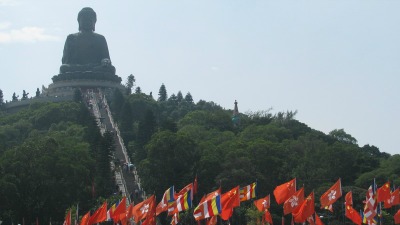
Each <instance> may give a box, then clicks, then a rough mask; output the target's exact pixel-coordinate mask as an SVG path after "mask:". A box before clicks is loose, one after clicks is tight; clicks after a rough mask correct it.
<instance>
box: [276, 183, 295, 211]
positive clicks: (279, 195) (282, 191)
mask: <svg viewBox="0 0 400 225" xmlns="http://www.w3.org/2000/svg"><path fill="white" fill-rule="evenodd" d="M295 192H296V178H294V179H293V180H291V181H288V182H286V183H284V184H281V185H279V186H277V187H276V188H275V190H274V196H275V200H276V202H277V203H278V205H280V204H282V203H284V202H285V201H286V200H287V199H288V198H290V196H292V195H293V194H294V193H295Z"/></svg>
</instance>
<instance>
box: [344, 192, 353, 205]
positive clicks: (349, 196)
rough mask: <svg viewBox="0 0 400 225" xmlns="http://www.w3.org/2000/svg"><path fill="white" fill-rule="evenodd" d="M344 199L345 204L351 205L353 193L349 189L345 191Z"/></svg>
mask: <svg viewBox="0 0 400 225" xmlns="http://www.w3.org/2000/svg"><path fill="white" fill-rule="evenodd" d="M344 200H345V202H344V204H345V205H353V193H352V192H351V191H349V192H347V194H346V195H345V196H344Z"/></svg>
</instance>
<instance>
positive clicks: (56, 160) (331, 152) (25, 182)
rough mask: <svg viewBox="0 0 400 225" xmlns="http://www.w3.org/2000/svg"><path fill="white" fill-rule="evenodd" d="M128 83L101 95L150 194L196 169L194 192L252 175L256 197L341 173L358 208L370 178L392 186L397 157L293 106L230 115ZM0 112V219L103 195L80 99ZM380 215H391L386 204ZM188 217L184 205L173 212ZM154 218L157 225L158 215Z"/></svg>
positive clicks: (399, 168) (92, 133) (338, 207)
mask: <svg viewBox="0 0 400 225" xmlns="http://www.w3.org/2000/svg"><path fill="white" fill-rule="evenodd" d="M131 88H133V85H132V83H131V85H127V92H126V93H121V92H119V91H116V92H115V93H114V94H113V96H111V97H110V98H109V99H108V102H109V105H110V107H111V111H112V112H113V116H114V119H115V121H117V123H118V125H119V129H120V131H121V134H122V136H123V139H124V142H125V144H126V145H127V148H128V152H129V155H130V156H131V159H132V160H133V161H134V164H135V165H136V167H137V169H138V172H139V174H140V176H141V177H142V184H143V187H144V189H145V190H146V192H147V193H155V194H156V196H157V199H161V197H162V195H163V193H164V191H165V190H166V189H167V188H168V187H170V186H172V185H174V186H175V187H176V189H177V190H178V189H180V188H182V187H184V186H185V185H186V184H188V183H190V182H192V181H193V179H194V177H196V176H197V178H198V185H199V193H198V194H197V198H198V199H197V200H199V198H200V197H201V196H203V195H204V194H206V193H209V192H211V191H213V190H215V189H217V188H218V187H220V186H221V188H222V192H225V191H228V190H230V189H231V188H233V187H235V186H237V185H241V186H244V185H247V184H250V183H252V182H255V181H257V196H258V197H263V196H265V195H267V194H272V191H273V190H274V188H275V187H276V186H277V185H279V184H282V183H284V182H286V181H288V180H291V179H293V178H297V185H298V187H301V186H304V188H305V193H306V195H307V194H308V193H310V192H311V191H314V192H315V196H316V199H319V197H320V196H321V194H322V193H323V192H325V191H326V190H327V189H328V188H329V187H330V186H331V185H332V184H333V183H334V182H335V181H336V180H337V179H338V178H341V181H342V185H343V190H344V191H345V192H347V191H350V190H351V191H353V195H354V208H356V209H362V207H363V203H362V202H363V200H364V199H365V192H366V189H367V188H368V187H369V186H370V185H371V184H372V182H373V180H374V178H375V179H376V182H377V183H378V184H383V183H385V182H386V181H388V180H390V181H391V183H392V184H394V185H395V186H399V185H400V177H399V174H400V155H393V156H392V155H390V154H387V153H384V152H380V150H379V148H378V147H376V146H370V145H365V146H358V145H357V140H356V139H355V138H353V137H352V136H351V135H350V134H347V133H346V132H345V131H344V130H343V129H336V130H333V131H331V132H330V133H329V134H324V133H322V132H320V131H318V130H314V129H312V128H311V127H308V126H307V125H306V124H304V123H302V122H301V121H298V120H296V118H295V116H296V112H278V113H275V114H273V113H271V111H268V110H266V111H258V112H253V113H248V114H240V115H239V118H240V121H237V120H235V121H233V120H232V113H233V111H232V110H226V109H223V108H221V107H220V106H219V105H218V104H216V103H214V102H211V101H205V100H200V101H198V102H197V103H195V102H193V97H192V96H191V95H190V93H187V94H185V95H183V94H182V93H181V92H178V93H176V94H171V95H169V96H168V94H167V89H166V87H165V85H162V86H161V87H160V91H159V93H158V96H157V99H155V98H154V97H153V96H152V95H151V94H150V95H147V94H145V93H142V92H141V90H140V88H139V87H137V88H136V90H135V92H134V93H131ZM0 114H1V117H0V203H1V204H0V219H1V220H3V221H8V222H10V221H18V220H19V219H20V218H22V217H24V218H25V219H26V220H27V221H34V219H35V218H36V217H39V218H40V219H41V221H49V218H52V219H53V220H54V221H62V220H63V217H64V213H65V209H66V208H68V207H70V206H71V205H74V204H77V203H79V204H80V206H79V207H80V210H81V209H82V210H90V209H93V208H95V206H98V203H99V202H100V200H99V199H103V198H110V196H112V193H113V183H112V182H113V179H112V174H111V170H110V166H109V165H110V164H109V160H110V155H111V151H112V150H113V148H112V146H113V143H112V141H111V140H112V139H111V138H110V135H111V134H110V133H106V135H104V136H101V135H100V132H99V129H98V128H97V126H96V123H95V122H94V119H93V117H92V116H91V115H90V113H89V111H88V110H87V108H86V107H85V106H84V104H82V103H80V102H64V103H43V104H33V105H30V107H29V108H27V109H24V110H22V111H20V112H18V113H14V114H7V113H5V112H0ZM93 187H96V190H95V195H94V191H93ZM195 199H196V198H195ZM318 203H319V201H316V209H317V210H319V209H318V208H319V207H317V205H318ZM342 204H343V201H340V203H337V204H335V205H334V207H335V208H334V212H335V213H330V212H328V211H326V210H321V212H319V214H321V215H326V218H329V220H330V221H331V223H330V224H335V221H343V218H342V217H343V208H342ZM252 210H254V206H253V204H251V203H250V202H249V203H245V204H243V205H242V206H241V207H240V208H237V209H235V213H234V220H233V221H231V224H246V221H247V224H250V221H251V216H250V217H249V215H250V214H251V211H252ZM271 213H272V215H273V218H274V219H276V220H277V221H279V220H280V218H281V216H282V208H281V206H278V205H276V203H275V204H271ZM384 215H385V216H387V218H388V219H387V220H390V219H392V218H393V217H392V216H389V215H393V210H390V209H389V210H387V212H385V214H384ZM191 218H192V215H191V214H190V213H187V214H185V215H183V217H182V220H183V221H190V220H191ZM385 218H386V217H385ZM161 222H162V223H163V224H167V222H166V221H165V215H164V220H162V221H161ZM188 223H189V222H188ZM349 224H350V223H349Z"/></svg>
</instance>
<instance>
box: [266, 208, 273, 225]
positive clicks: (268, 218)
mask: <svg viewBox="0 0 400 225" xmlns="http://www.w3.org/2000/svg"><path fill="white" fill-rule="evenodd" d="M264 219H265V221H267V222H268V223H269V224H274V221H272V216H271V213H270V212H269V211H268V209H266V210H265V212H264Z"/></svg>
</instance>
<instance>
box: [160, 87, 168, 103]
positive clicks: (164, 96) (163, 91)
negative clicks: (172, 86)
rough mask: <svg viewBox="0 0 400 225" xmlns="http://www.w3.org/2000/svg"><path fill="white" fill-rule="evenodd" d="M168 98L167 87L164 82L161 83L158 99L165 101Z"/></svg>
mask: <svg viewBox="0 0 400 225" xmlns="http://www.w3.org/2000/svg"><path fill="white" fill-rule="evenodd" d="M167 99H168V95H167V89H166V88H165V85H164V84H161V87H160V90H159V91H158V101H159V102H165V101H167Z"/></svg>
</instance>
